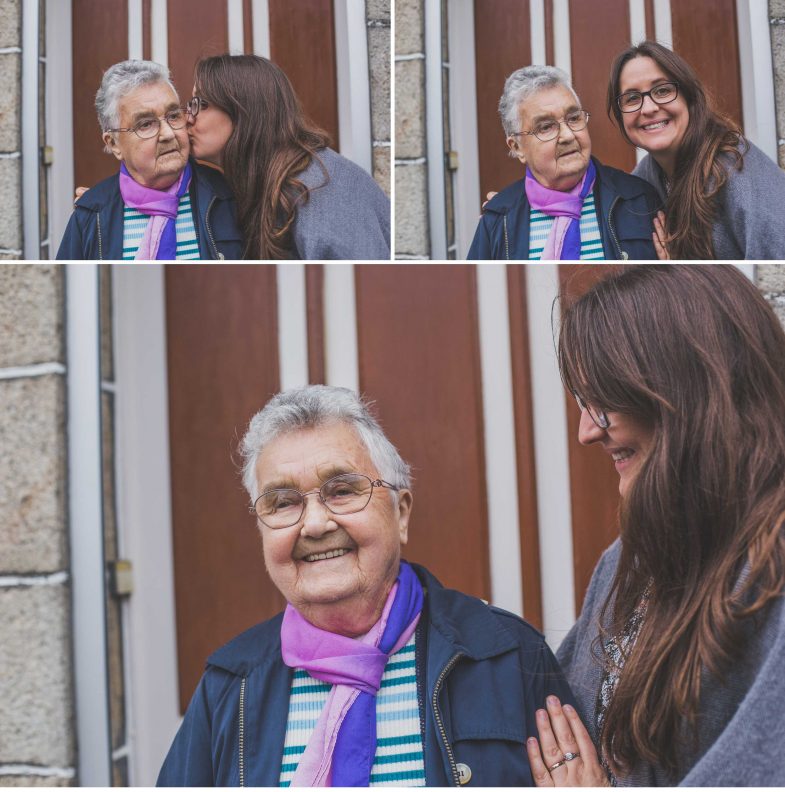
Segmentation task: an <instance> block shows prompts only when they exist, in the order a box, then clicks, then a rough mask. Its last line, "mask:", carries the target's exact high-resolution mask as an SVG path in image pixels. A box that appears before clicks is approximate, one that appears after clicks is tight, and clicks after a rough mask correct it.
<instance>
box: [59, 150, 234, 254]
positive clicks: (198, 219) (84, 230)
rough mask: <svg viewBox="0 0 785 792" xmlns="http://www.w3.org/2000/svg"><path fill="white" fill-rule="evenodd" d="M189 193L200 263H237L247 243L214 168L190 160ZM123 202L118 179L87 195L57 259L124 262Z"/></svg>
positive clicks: (226, 189)
mask: <svg viewBox="0 0 785 792" xmlns="http://www.w3.org/2000/svg"><path fill="white" fill-rule="evenodd" d="M191 167H192V168H193V176H192V178H191V184H190V187H189V188H188V191H189V193H190V195H191V211H192V213H193V217H194V228H195V229H196V237H197V239H198V240H199V254H200V258H202V259H239V258H242V255H243V239H242V234H241V233H240V230H239V228H238V227H237V216H236V214H237V213H236V209H235V204H234V196H233V195H232V193H231V191H230V190H229V185H228V184H227V183H226V181H225V180H224V177H223V176H222V175H221V173H219V172H218V171H217V170H215V168H208V167H207V166H206V165H199V164H197V163H196V162H194V160H191ZM123 209H124V206H123V198H122V196H121V195H120V174H119V173H116V174H115V175H114V176H110V177H109V178H108V179H104V180H103V181H102V182H99V183H98V184H96V185H95V187H93V188H91V189H89V190H88V191H87V192H86V193H85V194H84V195H83V196H82V197H81V198H80V199H79V200H78V201H77V202H76V206H75V207H74V212H73V214H72V215H71V219H70V220H69V221H68V225H67V226H66V229H65V234H63V241H62V242H61V243H60V249H59V250H58V251H57V258H58V259H76V260H80V259H91V260H99V261H101V260H110V261H111V260H121V259H122V258H123Z"/></svg>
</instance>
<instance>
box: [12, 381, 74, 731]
mask: <svg viewBox="0 0 785 792" xmlns="http://www.w3.org/2000/svg"><path fill="white" fill-rule="evenodd" d="M0 405H2V410H0V447H2V449H3V453H2V454H0V573H3V574H26V573H27V574H32V573H49V572H57V571H61V570H63V569H65V568H67V565H68V556H67V540H66V524H67V523H66V520H67V514H66V512H67V500H66V492H65V487H66V445H65V385H64V382H63V378H62V376H60V375H57V374H51V375H47V376H43V377H27V378H22V379H11V380H2V381H0ZM2 635H3V633H2V631H0V636H2ZM2 700H3V699H2V697H1V696H0V701H2ZM0 744H1V743H0Z"/></svg>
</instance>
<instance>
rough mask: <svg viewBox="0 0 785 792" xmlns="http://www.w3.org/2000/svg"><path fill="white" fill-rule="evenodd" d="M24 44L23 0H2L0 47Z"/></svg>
mask: <svg viewBox="0 0 785 792" xmlns="http://www.w3.org/2000/svg"><path fill="white" fill-rule="evenodd" d="M21 44H22V0H0V47H2V48H3V49H5V48H6V47H19V46H21Z"/></svg>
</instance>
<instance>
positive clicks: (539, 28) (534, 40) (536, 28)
mask: <svg viewBox="0 0 785 792" xmlns="http://www.w3.org/2000/svg"><path fill="white" fill-rule="evenodd" d="M529 26H530V28H531V36H530V38H531V52H532V64H535V65H542V66H544V65H545V58H546V55H545V53H546V51H547V49H546V42H545V0H529ZM522 65H523V64H522Z"/></svg>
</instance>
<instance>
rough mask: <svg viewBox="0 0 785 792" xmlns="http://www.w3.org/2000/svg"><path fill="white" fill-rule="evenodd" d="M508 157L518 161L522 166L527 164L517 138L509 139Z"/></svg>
mask: <svg viewBox="0 0 785 792" xmlns="http://www.w3.org/2000/svg"><path fill="white" fill-rule="evenodd" d="M507 148H508V152H507V153H508V155H509V156H510V157H512V158H513V159H517V160H518V161H519V162H520V163H521V164H522V165H525V164H526V155H525V154H524V153H523V151H521V147H520V142H519V140H518V138H517V137H512V136H510V137H508V138H507Z"/></svg>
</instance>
